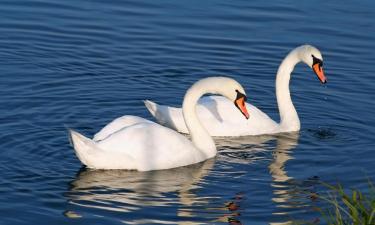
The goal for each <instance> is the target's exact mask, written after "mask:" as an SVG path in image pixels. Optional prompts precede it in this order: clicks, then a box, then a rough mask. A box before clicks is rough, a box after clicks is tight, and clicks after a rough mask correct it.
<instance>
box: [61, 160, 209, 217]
mask: <svg viewBox="0 0 375 225" xmlns="http://www.w3.org/2000/svg"><path fill="white" fill-rule="evenodd" d="M214 162H215V159H210V160H207V161H205V162H202V163H198V164H194V165H190V166H186V167H179V168H175V169H169V170H156V171H148V172H137V171H127V170H90V169H83V170H81V171H80V172H79V173H78V175H77V178H76V179H75V180H74V181H73V182H71V187H70V190H69V192H68V193H67V196H68V198H69V202H70V203H71V204H73V205H79V206H84V207H89V208H96V209H104V210H110V211H117V212H125V213H126V212H133V211H136V210H139V209H141V208H142V207H147V206H166V205H170V204H176V200H177V201H178V202H179V204H180V205H182V206H190V205H192V204H194V203H202V202H204V201H205V200H202V199H199V198H197V196H196V195H195V194H194V192H193V190H194V189H197V188H199V182H200V180H201V179H202V178H203V177H204V176H206V175H207V174H208V173H209V172H210V170H211V169H212V167H213V165H214ZM173 192H176V193H177V196H178V198H176V197H168V193H173ZM177 214H179V215H183V216H189V211H188V210H183V211H182V210H181V211H178V212H177ZM138 222H142V221H138ZM148 222H150V221H148Z"/></svg>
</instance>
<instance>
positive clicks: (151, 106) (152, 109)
mask: <svg viewBox="0 0 375 225" xmlns="http://www.w3.org/2000/svg"><path fill="white" fill-rule="evenodd" d="M143 102H144V103H145V106H146V108H147V109H148V111H149V112H150V113H151V114H152V116H154V117H156V111H157V107H158V105H157V104H156V103H155V102H153V101H150V100H144V101H143Z"/></svg>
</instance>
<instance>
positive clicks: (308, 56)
mask: <svg viewBox="0 0 375 225" xmlns="http://www.w3.org/2000/svg"><path fill="white" fill-rule="evenodd" d="M298 53H299V54H298V55H299V57H300V59H301V60H302V61H303V62H304V63H306V64H307V65H308V66H309V67H310V68H311V69H312V70H313V71H314V73H315V74H316V75H317V77H318V79H319V80H320V82H321V83H322V84H325V83H327V78H326V76H325V75H324V70H323V57H322V54H321V53H320V51H319V50H318V49H317V48H315V47H314V46H311V45H302V46H300V47H299V48H298Z"/></svg>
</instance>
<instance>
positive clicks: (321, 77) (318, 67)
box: [312, 63, 327, 84]
mask: <svg viewBox="0 0 375 225" xmlns="http://www.w3.org/2000/svg"><path fill="white" fill-rule="evenodd" d="M312 68H313V70H314V72H315V74H316V75H317V76H318V78H319V80H320V82H321V83H322V84H325V83H327V78H326V76H325V75H324V71H323V67H322V66H321V64H320V63H315V64H314V65H313V66H312Z"/></svg>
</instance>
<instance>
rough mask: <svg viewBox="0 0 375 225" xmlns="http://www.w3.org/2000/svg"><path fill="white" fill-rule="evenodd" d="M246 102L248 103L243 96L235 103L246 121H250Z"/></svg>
mask: <svg viewBox="0 0 375 225" xmlns="http://www.w3.org/2000/svg"><path fill="white" fill-rule="evenodd" d="M245 101H246V96H245V95H242V96H239V97H238V98H237V99H236V101H234V104H235V105H236V107H237V108H238V109H239V110H240V111H241V113H242V114H243V115H244V116H245V117H246V119H249V117H250V115H249V113H248V112H247V109H246V105H245Z"/></svg>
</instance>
